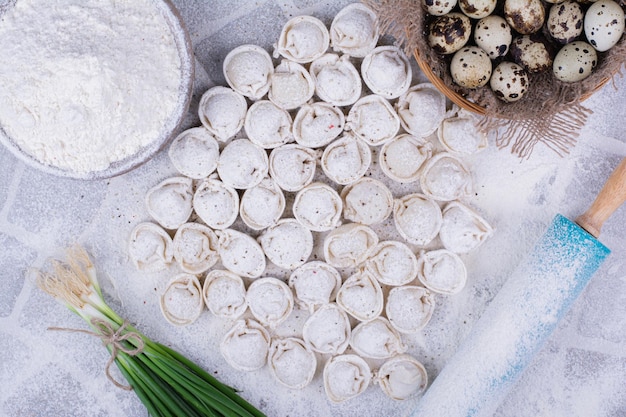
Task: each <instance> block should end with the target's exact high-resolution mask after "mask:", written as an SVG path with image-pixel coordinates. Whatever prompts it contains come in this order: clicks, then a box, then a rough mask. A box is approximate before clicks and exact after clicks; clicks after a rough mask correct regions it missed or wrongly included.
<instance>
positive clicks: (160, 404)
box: [37, 247, 264, 417]
mask: <svg viewBox="0 0 626 417" xmlns="http://www.w3.org/2000/svg"><path fill="white" fill-rule="evenodd" d="M68 252H69V253H68V260H67V262H65V263H62V262H59V261H53V272H52V273H46V272H41V271H39V272H38V274H37V284H38V286H39V288H41V289H42V290H43V291H45V292H46V293H48V294H50V295H52V296H53V297H54V298H56V299H57V300H59V301H61V302H62V303H63V304H65V305H66V306H67V307H68V308H69V309H70V310H72V311H73V312H74V313H76V314H78V315H79V316H80V317H82V318H83V319H84V320H85V321H86V322H87V323H88V324H89V325H90V327H91V331H83V330H78V331H82V332H85V333H91V334H94V335H97V336H99V337H100V338H101V339H102V340H103V342H104V343H105V345H106V347H107V349H108V350H109V352H110V353H111V359H110V361H109V364H107V368H106V373H107V376H108V377H109V378H110V379H111V380H112V381H113V382H114V383H115V384H116V385H118V386H120V387H122V388H127V389H132V390H133V391H134V392H135V393H136V394H137V396H138V397H139V399H140V400H141V402H142V403H143V404H144V405H145V406H146V408H147V410H148V412H149V413H150V415H151V416H153V417H166V416H172V417H173V416H176V417H182V416H185V417H195V416H198V417H200V416H214V417H219V416H232V417H234V416H238V417H239V416H241V417H263V416H264V414H263V413H262V412H260V411H259V410H257V409H256V408H255V407H254V406H252V405H251V404H250V403H248V402H247V401H246V400H244V399H243V398H241V397H240V396H239V395H238V394H237V392H236V391H235V390H234V389H233V388H231V387H229V386H227V385H225V384H223V383H221V382H219V381H218V380H217V379H216V378H215V377H213V376H211V375H210V374H208V373H207V372H206V371H204V370H203V369H202V368H200V367H199V366H198V365H196V364H195V363H194V362H192V361H191V360H189V359H187V358H186V357H184V356H183V355H182V354H180V353H178V352H177V351H175V350H173V349H171V348H169V347H167V346H164V345H162V344H160V343H157V342H154V341H152V340H151V339H149V338H148V337H146V336H144V335H143V334H141V333H140V332H139V331H138V330H137V329H136V328H134V327H133V326H131V325H129V324H128V322H126V321H125V320H124V319H122V318H121V317H120V316H119V315H118V314H117V313H115V312H114V311H113V310H112V309H111V308H110V307H109V306H108V305H107V304H106V302H105V301H104V298H103V296H102V291H101V289H100V285H99V284H98V279H97V275H96V270H95V267H94V265H93V263H92V262H91V260H90V259H89V255H88V254H87V252H86V251H85V250H84V249H83V248H79V247H75V248H72V249H70V250H69V251H68ZM113 362H115V364H116V365H117V367H118V368H119V370H120V371H121V373H122V375H123V376H124V377H125V378H126V380H127V381H128V383H129V384H130V386H129V387H125V386H124V385H122V384H120V383H119V382H117V381H115V380H114V379H113V378H112V377H111V375H110V373H109V365H111V364H112V363H113Z"/></svg>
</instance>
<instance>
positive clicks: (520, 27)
mask: <svg viewBox="0 0 626 417" xmlns="http://www.w3.org/2000/svg"><path fill="white" fill-rule="evenodd" d="M504 18H505V19H506V21H507V22H508V23H509V25H511V27H512V28H513V29H515V30H516V31H517V32H519V33H520V34H522V35H530V34H531V33H535V32H537V31H539V29H541V26H543V22H544V20H545V18H546V10H545V9H544V7H543V3H542V2H541V0H505V1H504Z"/></svg>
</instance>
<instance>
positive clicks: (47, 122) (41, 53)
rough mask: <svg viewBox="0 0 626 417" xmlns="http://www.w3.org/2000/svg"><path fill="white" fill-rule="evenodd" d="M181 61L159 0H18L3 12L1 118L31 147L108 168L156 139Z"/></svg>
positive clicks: (37, 153)
mask: <svg viewBox="0 0 626 417" xmlns="http://www.w3.org/2000/svg"><path fill="white" fill-rule="evenodd" d="M181 65H182V63H181V59H180V57H179V55H178V50H177V47H176V43H175V39H174V36H173V34H172V31H171V29H170V27H169V26H168V23H167V21H166V20H165V17H164V15H163V14H162V12H161V11H160V10H159V8H158V7H157V3H156V2H155V1H152V0H134V1H132V2H118V1H113V0H57V1H54V2H48V1H46V2H38V1H34V0H19V1H17V2H16V4H15V6H13V7H9V8H8V10H6V13H4V15H2V16H1V18H0V126H1V127H2V128H3V129H4V131H5V133H6V134H7V135H8V136H9V137H10V138H11V139H12V140H13V141H14V142H15V143H16V144H17V145H18V146H19V147H20V148H21V149H22V150H23V151H24V152H25V153H27V154H29V155H32V156H33V157H34V158H35V159H36V160H38V161H40V162H42V163H43V164H46V165H51V166H54V167H58V168H61V169H63V170H69V171H74V172H92V171H100V170H104V169H107V168H108V167H109V166H110V164H111V163H113V162H116V161H120V160H122V159H124V158H126V157H128V156H130V155H132V154H134V153H136V152H138V151H139V150H140V149H141V148H142V147H144V146H146V145H148V144H150V143H151V142H152V141H155V140H156V139H158V138H159V136H160V134H161V131H162V130H163V128H164V125H166V123H167V122H168V118H169V117H170V116H171V115H172V114H173V112H174V111H175V110H176V108H177V106H178V99H179V86H180V82H181Z"/></svg>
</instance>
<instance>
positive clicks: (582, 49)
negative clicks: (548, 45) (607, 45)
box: [552, 41, 598, 83]
mask: <svg viewBox="0 0 626 417" xmlns="http://www.w3.org/2000/svg"><path fill="white" fill-rule="evenodd" d="M597 61H598V55H597V53H596V50H595V49H593V47H592V46H591V45H589V44H588V43H587V42H584V41H574V42H572V43H568V44H567V45H564V46H563V47H562V48H561V50H560V51H559V52H558V53H557V54H556V56H555V57H554V64H552V71H553V72H554V76H555V77H556V78H557V79H559V80H561V81H564V82H568V83H573V82H577V81H581V80H584V79H585V78H587V77H588V76H589V75H590V74H591V72H592V71H593V69H594V68H595V66H596V62H597Z"/></svg>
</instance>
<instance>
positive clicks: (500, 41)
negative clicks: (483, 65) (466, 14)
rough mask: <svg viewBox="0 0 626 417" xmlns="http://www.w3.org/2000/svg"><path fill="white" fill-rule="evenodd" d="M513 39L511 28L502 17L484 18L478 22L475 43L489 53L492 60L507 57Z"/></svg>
mask: <svg viewBox="0 0 626 417" xmlns="http://www.w3.org/2000/svg"><path fill="white" fill-rule="evenodd" d="M512 39H513V36H512V35H511V27H510V26H509V24H508V23H506V20H504V18H502V17H500V16H496V15H491V16H487V17H484V18H482V19H480V20H479V21H478V23H477V24H476V28H475V29H474V42H476V45H478V47H480V48H482V49H483V50H484V51H485V52H487V55H489V58H491V59H496V58H499V57H501V56H504V55H506V54H507V52H508V51H509V45H510V44H511V40H512Z"/></svg>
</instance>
